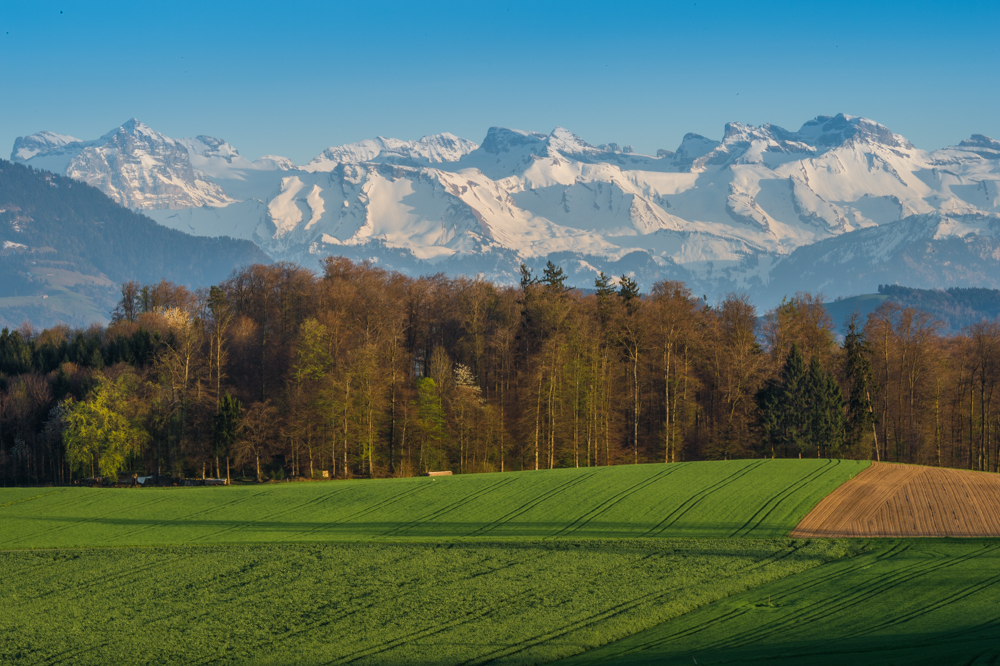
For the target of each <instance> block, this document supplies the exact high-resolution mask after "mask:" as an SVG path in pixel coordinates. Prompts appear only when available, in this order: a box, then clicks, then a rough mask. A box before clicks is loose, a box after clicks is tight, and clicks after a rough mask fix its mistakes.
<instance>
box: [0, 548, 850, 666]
mask: <svg viewBox="0 0 1000 666" xmlns="http://www.w3.org/2000/svg"><path fill="white" fill-rule="evenodd" d="M844 552H845V547H844V546H843V544H835V543H822V542H817V543H813V544H809V543H804V542H800V543H792V542H789V541H767V540H756V539H746V540H739V539H734V540H725V541H719V540H696V539H687V540H660V539H657V540H644V541H622V542H617V541H616V542H592V541H550V542H540V541H533V542H527V543H522V544H518V543H511V542H503V543H485V542H480V543H476V544H469V543H450V544H427V543H423V544H422V543H413V542H408V543H404V544H390V543H383V544H370V543H368V544H315V545H268V546H246V545H213V546H203V547H195V546H177V547H164V548H141V549H129V548H112V549H92V550H55V551H21V552H16V553H4V554H0V570H2V571H4V580H5V582H6V581H13V582H16V584H13V585H10V584H5V585H4V586H3V587H2V588H0V608H3V609H5V611H7V612H4V613H2V614H0V663H3V664H12V663H16V664H54V663H73V664H107V663H134V662H154V663H177V664H194V663H207V662H239V663H245V662H248V661H254V662H260V663H284V664H326V663H348V662H350V663H359V664H387V663H391V664H420V663H486V662H490V661H493V662H496V663H508V664H521V663H538V662H540V661H548V660H551V659H555V658H558V657H561V656H567V655H572V654H574V653H577V652H579V651H580V650H581V649H586V648H588V647H597V646H599V645H601V644H603V643H606V642H607V641H609V640H613V639H615V638H621V637H624V636H628V635H630V634H633V633H635V632H636V631H639V630H642V629H645V628H647V627H650V626H653V625H655V624H656V623H657V622H662V621H663V620H666V619H669V618H671V617H676V616H678V615H680V614H681V613H684V612H686V611H689V610H692V609H694V608H696V607H698V606H701V605H703V604H706V603H708V602H711V601H714V600H716V599H720V598H722V597H725V596H729V595H732V594H735V593H738V592H740V591H743V590H746V589H750V588H752V587H754V586H758V585H761V584H764V583H767V582H768V581H773V580H778V579H780V578H782V577H785V576H788V575H790V574H793V573H796V572H800V571H805V570H807V569H809V568H811V567H815V566H816V565H818V564H820V563H822V562H825V561H828V560H831V559H834V558H836V557H838V556H840V555H842V554H843V553H844ZM13 609H16V612H9V611H10V610H13Z"/></svg>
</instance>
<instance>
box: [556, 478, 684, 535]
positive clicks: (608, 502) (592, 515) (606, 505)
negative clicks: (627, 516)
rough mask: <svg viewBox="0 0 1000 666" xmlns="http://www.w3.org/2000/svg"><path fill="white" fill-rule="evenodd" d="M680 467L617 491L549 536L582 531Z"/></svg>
mask: <svg viewBox="0 0 1000 666" xmlns="http://www.w3.org/2000/svg"><path fill="white" fill-rule="evenodd" d="M679 464H681V465H682V464H683V463H679ZM678 469H679V468H678V467H674V466H671V467H668V468H667V469H665V470H663V471H661V472H658V473H657V474H655V475H653V476H651V477H648V478H646V479H643V480H642V481H639V482H638V483H635V484H633V485H631V486H629V487H628V488H626V489H625V490H621V491H619V492H617V493H615V494H614V495H612V496H611V497H609V498H607V499H605V500H604V501H603V502H601V503H600V504H598V505H597V506H596V507H594V508H593V509H591V510H590V511H588V512H587V513H585V514H583V515H582V516H580V517H579V518H577V519H576V520H574V521H573V522H572V523H570V524H569V525H567V526H566V527H564V528H562V529H561V530H559V531H558V532H556V533H555V534H552V535H550V536H549V537H548V538H557V537H562V536H569V535H571V534H573V533H575V532H578V531H580V530H581V529H583V528H584V527H586V526H587V525H588V524H589V523H591V522H593V521H594V520H595V519H596V518H597V517H598V516H600V515H602V514H604V513H605V512H607V511H609V510H610V509H611V508H613V507H614V506H615V505H616V504H618V503H619V502H621V501H622V500H624V499H626V498H627V497H629V496H630V495H632V494H634V493H637V492H639V491H640V490H642V489H644V488H646V487H647V486H651V485H653V484H654V483H656V482H657V481H659V480H661V479H663V478H664V477H667V476H670V475H671V474H673V473H674V472H676V471H677V470H678Z"/></svg>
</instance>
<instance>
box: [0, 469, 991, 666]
mask: <svg viewBox="0 0 1000 666" xmlns="http://www.w3.org/2000/svg"><path fill="white" fill-rule="evenodd" d="M866 466H867V463H863V462H848V461H840V462H838V461H824V460H765V461H762V460H757V461H730V462H708V463H682V464H674V465H639V466H621V467H611V468H598V469H585V470H554V471H541V472H522V473H508V474H482V475H468V476H456V477H445V478H435V479H431V478H418V479H399V480H386V481H348V482H343V481H336V482H315V483H283V484H264V485H258V486H234V487H228V488H226V487H210V488H169V489H153V488H148V489H147V488H139V489H91V488H17V489H2V490H0V571H2V572H3V574H2V580H3V583H4V584H3V585H2V586H0V664H4V665H6V664H17V665H21V664H70V663H72V664H77V663H83V664H90V663H92V664H98V663H101V664H106V663H123V662H128V663H158V664H168V663H178V664H180V663H183V664H189V663H234V664H236V663H239V664H245V663H260V664H286V663H287V664H338V663H359V664H486V663H497V664H540V663H549V662H562V661H566V662H568V663H570V664H572V663H574V662H579V663H589V664H596V663H622V664H645V663H650V664H692V663H695V660H697V663H698V664H758V663H762V662H767V663H777V664H800V663H809V664H814V663H815V664H844V663H852V664H854V663H857V664H897V663H898V664H913V663H927V664H950V663H960V664H978V663H983V664H985V663H996V662H997V661H998V660H1000V540H988V539H970V540H946V539H924V540H920V539H909V540H871V539H869V540H792V539H788V538H787V535H788V533H789V531H790V530H791V529H792V528H793V527H794V526H795V525H796V524H797V523H798V521H799V520H800V519H801V518H802V517H803V516H804V515H805V514H806V513H807V512H808V511H809V510H810V509H811V508H812V507H813V506H815V504H816V503H817V502H819V501H820V500H821V499H822V498H823V497H824V496H825V495H827V494H828V493H829V492H830V491H832V490H833V489H834V488H836V487H837V486H839V485H840V484H841V483H843V482H844V481H846V480H848V479H849V478H851V477H853V476H854V475H856V474H857V473H858V472H860V471H861V470H863V469H864V468H865V467H866ZM769 597H770V604H769V603H768V598H769Z"/></svg>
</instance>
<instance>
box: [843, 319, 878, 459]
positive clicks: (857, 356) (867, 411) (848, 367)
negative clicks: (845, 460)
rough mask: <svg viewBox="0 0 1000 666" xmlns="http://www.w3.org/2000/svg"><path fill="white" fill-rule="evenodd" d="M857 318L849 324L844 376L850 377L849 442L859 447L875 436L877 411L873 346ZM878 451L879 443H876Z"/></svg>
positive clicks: (848, 402)
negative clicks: (868, 438)
mask: <svg viewBox="0 0 1000 666" xmlns="http://www.w3.org/2000/svg"><path fill="white" fill-rule="evenodd" d="M857 319H858V317H857V315H855V316H853V317H851V320H850V322H849V323H848V329H847V336H845V338H844V375H845V376H846V378H847V424H846V429H845V430H846V441H845V443H846V444H847V445H848V446H851V447H857V446H858V445H859V444H860V443H861V442H862V441H863V440H864V439H865V438H866V437H867V436H868V433H869V431H871V433H872V435H873V436H876V435H875V410H874V408H873V406H872V362H871V346H870V345H869V344H868V340H867V339H866V338H865V332H864V330H863V329H861V328H859V327H858V323H857ZM874 445H875V449H876V451H877V450H878V443H877V441H876V442H875V444H874Z"/></svg>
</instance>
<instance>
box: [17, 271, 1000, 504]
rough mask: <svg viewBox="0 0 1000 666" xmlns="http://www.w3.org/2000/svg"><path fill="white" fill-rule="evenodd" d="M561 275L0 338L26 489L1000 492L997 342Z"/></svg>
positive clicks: (287, 274)
mask: <svg viewBox="0 0 1000 666" xmlns="http://www.w3.org/2000/svg"><path fill="white" fill-rule="evenodd" d="M565 279H566V278H565V274H564V273H563V271H562V269H561V268H559V267H558V266H556V265H553V264H551V263H549V265H548V266H547V268H546V269H545V270H544V272H543V273H542V275H538V276H536V275H534V274H532V272H531V271H530V270H528V269H527V268H525V267H522V271H521V279H520V283H519V284H518V285H514V286H506V285H499V284H494V283H491V282H487V281H483V280H479V279H471V278H464V277H459V278H449V277H446V276H444V275H435V276H429V277H420V278H411V277H406V276H404V275H401V274H399V273H395V272H390V271H385V270H382V269H380V268H378V267H377V266H374V265H371V264H366V263H361V264H355V263H352V262H350V261H348V260H347V259H343V258H329V259H327V260H326V261H325V262H324V264H323V270H322V272H321V273H319V274H316V273H314V272H312V271H309V270H306V269H304V268H302V267H299V266H297V265H294V264H291V263H278V264H273V265H251V266H248V267H245V268H242V269H239V270H237V271H235V272H234V273H233V274H232V275H231V276H230V277H229V279H227V280H225V281H223V282H222V283H220V284H218V285H215V286H212V287H208V288H204V289H199V290H196V291H190V290H188V289H187V288H185V287H182V286H177V285H175V284H172V283H170V282H166V281H161V282H160V283H158V284H148V285H142V284H139V283H137V282H126V283H124V284H123V285H122V287H121V298H120V300H119V302H118V305H117V307H116V308H115V310H114V313H113V316H112V321H111V323H110V324H109V325H108V326H106V327H102V326H96V325H95V326H92V327H90V328H88V329H85V330H72V329H70V328H68V327H66V326H56V327H53V328H49V329H45V330H42V331H36V330H33V329H32V328H31V327H30V326H28V325H25V326H22V327H21V329H20V330H16V331H11V330H7V329H4V330H3V332H2V333H0V475H2V477H3V482H4V483H6V484H28V483H65V482H69V481H70V480H71V479H73V478H96V477H103V478H105V479H108V478H114V477H115V475H116V474H118V473H119V472H122V471H130V472H137V473H145V474H159V475H170V476H175V477H180V476H187V477H209V476H211V477H243V478H254V479H258V480H260V479H265V478H283V477H285V476H294V477H318V476H322V475H323V473H324V472H325V473H326V474H327V475H330V476H333V477H340V478H344V477H359V476H360V477H383V476H407V475H415V474H420V473H424V472H428V471H439V470H452V471H454V472H456V473H469V472H487V471H511V470H529V469H543V468H544V469H550V468H554V467H587V466H595V465H612V464H634V463H643V462H678V461H683V460H701V459H730V458H747V457H758V458H759V457H845V458H860V459H875V460H887V461H899V462H912V463H922V464H930V465H943V466H952V467H963V468H969V469H979V470H991V471H997V469H998V462H1000V439H998V438H997V436H996V435H997V432H998V428H1000V408H998V405H997V404H996V403H997V402H1000V401H994V400H993V397H994V388H995V387H996V386H997V383H998V380H1000V324H998V322H997V321H981V322H978V323H975V324H972V325H970V326H968V327H966V328H965V329H963V330H962V332H961V333H960V334H956V335H950V336H944V335H942V334H941V324H940V322H938V321H936V320H935V319H934V318H933V317H931V316H930V315H928V314H926V313H925V312H922V311H919V310H916V309H913V308H905V307H901V306H900V305H899V304H897V303H894V302H892V301H886V302H884V303H883V304H882V305H881V306H880V307H879V308H878V309H877V310H875V311H874V312H873V313H871V314H870V315H869V316H868V317H867V318H866V319H865V320H864V321H862V320H861V319H860V317H858V316H855V317H853V318H852V320H851V321H850V322H849V323H848V327H847V330H848V333H847V335H846V336H845V337H844V338H843V339H842V340H840V341H838V337H837V335H836V334H835V332H834V331H835V326H834V322H833V321H832V320H831V318H830V316H829V314H828V313H827V312H826V310H825V308H824V307H823V305H822V297H821V296H820V295H813V294H807V293H798V294H796V295H795V296H794V297H791V298H787V299H785V301H784V302H782V303H781V304H780V305H779V306H777V307H775V308H773V309H771V310H769V311H768V312H766V313H764V314H763V315H760V314H759V313H758V312H757V310H756V309H755V307H754V305H753V304H752V303H751V302H750V300H749V299H748V298H747V297H746V296H745V295H742V294H739V293H733V294H729V295H727V296H726V297H725V298H724V299H722V300H721V301H719V302H717V303H712V304H710V303H707V302H706V301H705V300H704V299H698V298H696V297H694V296H693V295H692V294H691V292H690V291H689V290H688V289H687V288H686V287H685V285H684V284H683V283H680V282H672V281H663V282H658V283H656V284H654V285H653V286H652V288H651V289H650V290H649V292H648V293H640V291H639V288H638V286H637V285H636V283H635V282H634V281H633V280H631V279H630V278H629V277H627V276H622V277H621V278H610V277H608V276H606V275H604V274H601V275H600V276H599V277H598V278H597V280H596V282H595V285H594V288H593V290H588V292H587V293H583V292H581V291H580V290H577V289H572V288H569V287H567V286H566V285H565Z"/></svg>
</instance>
